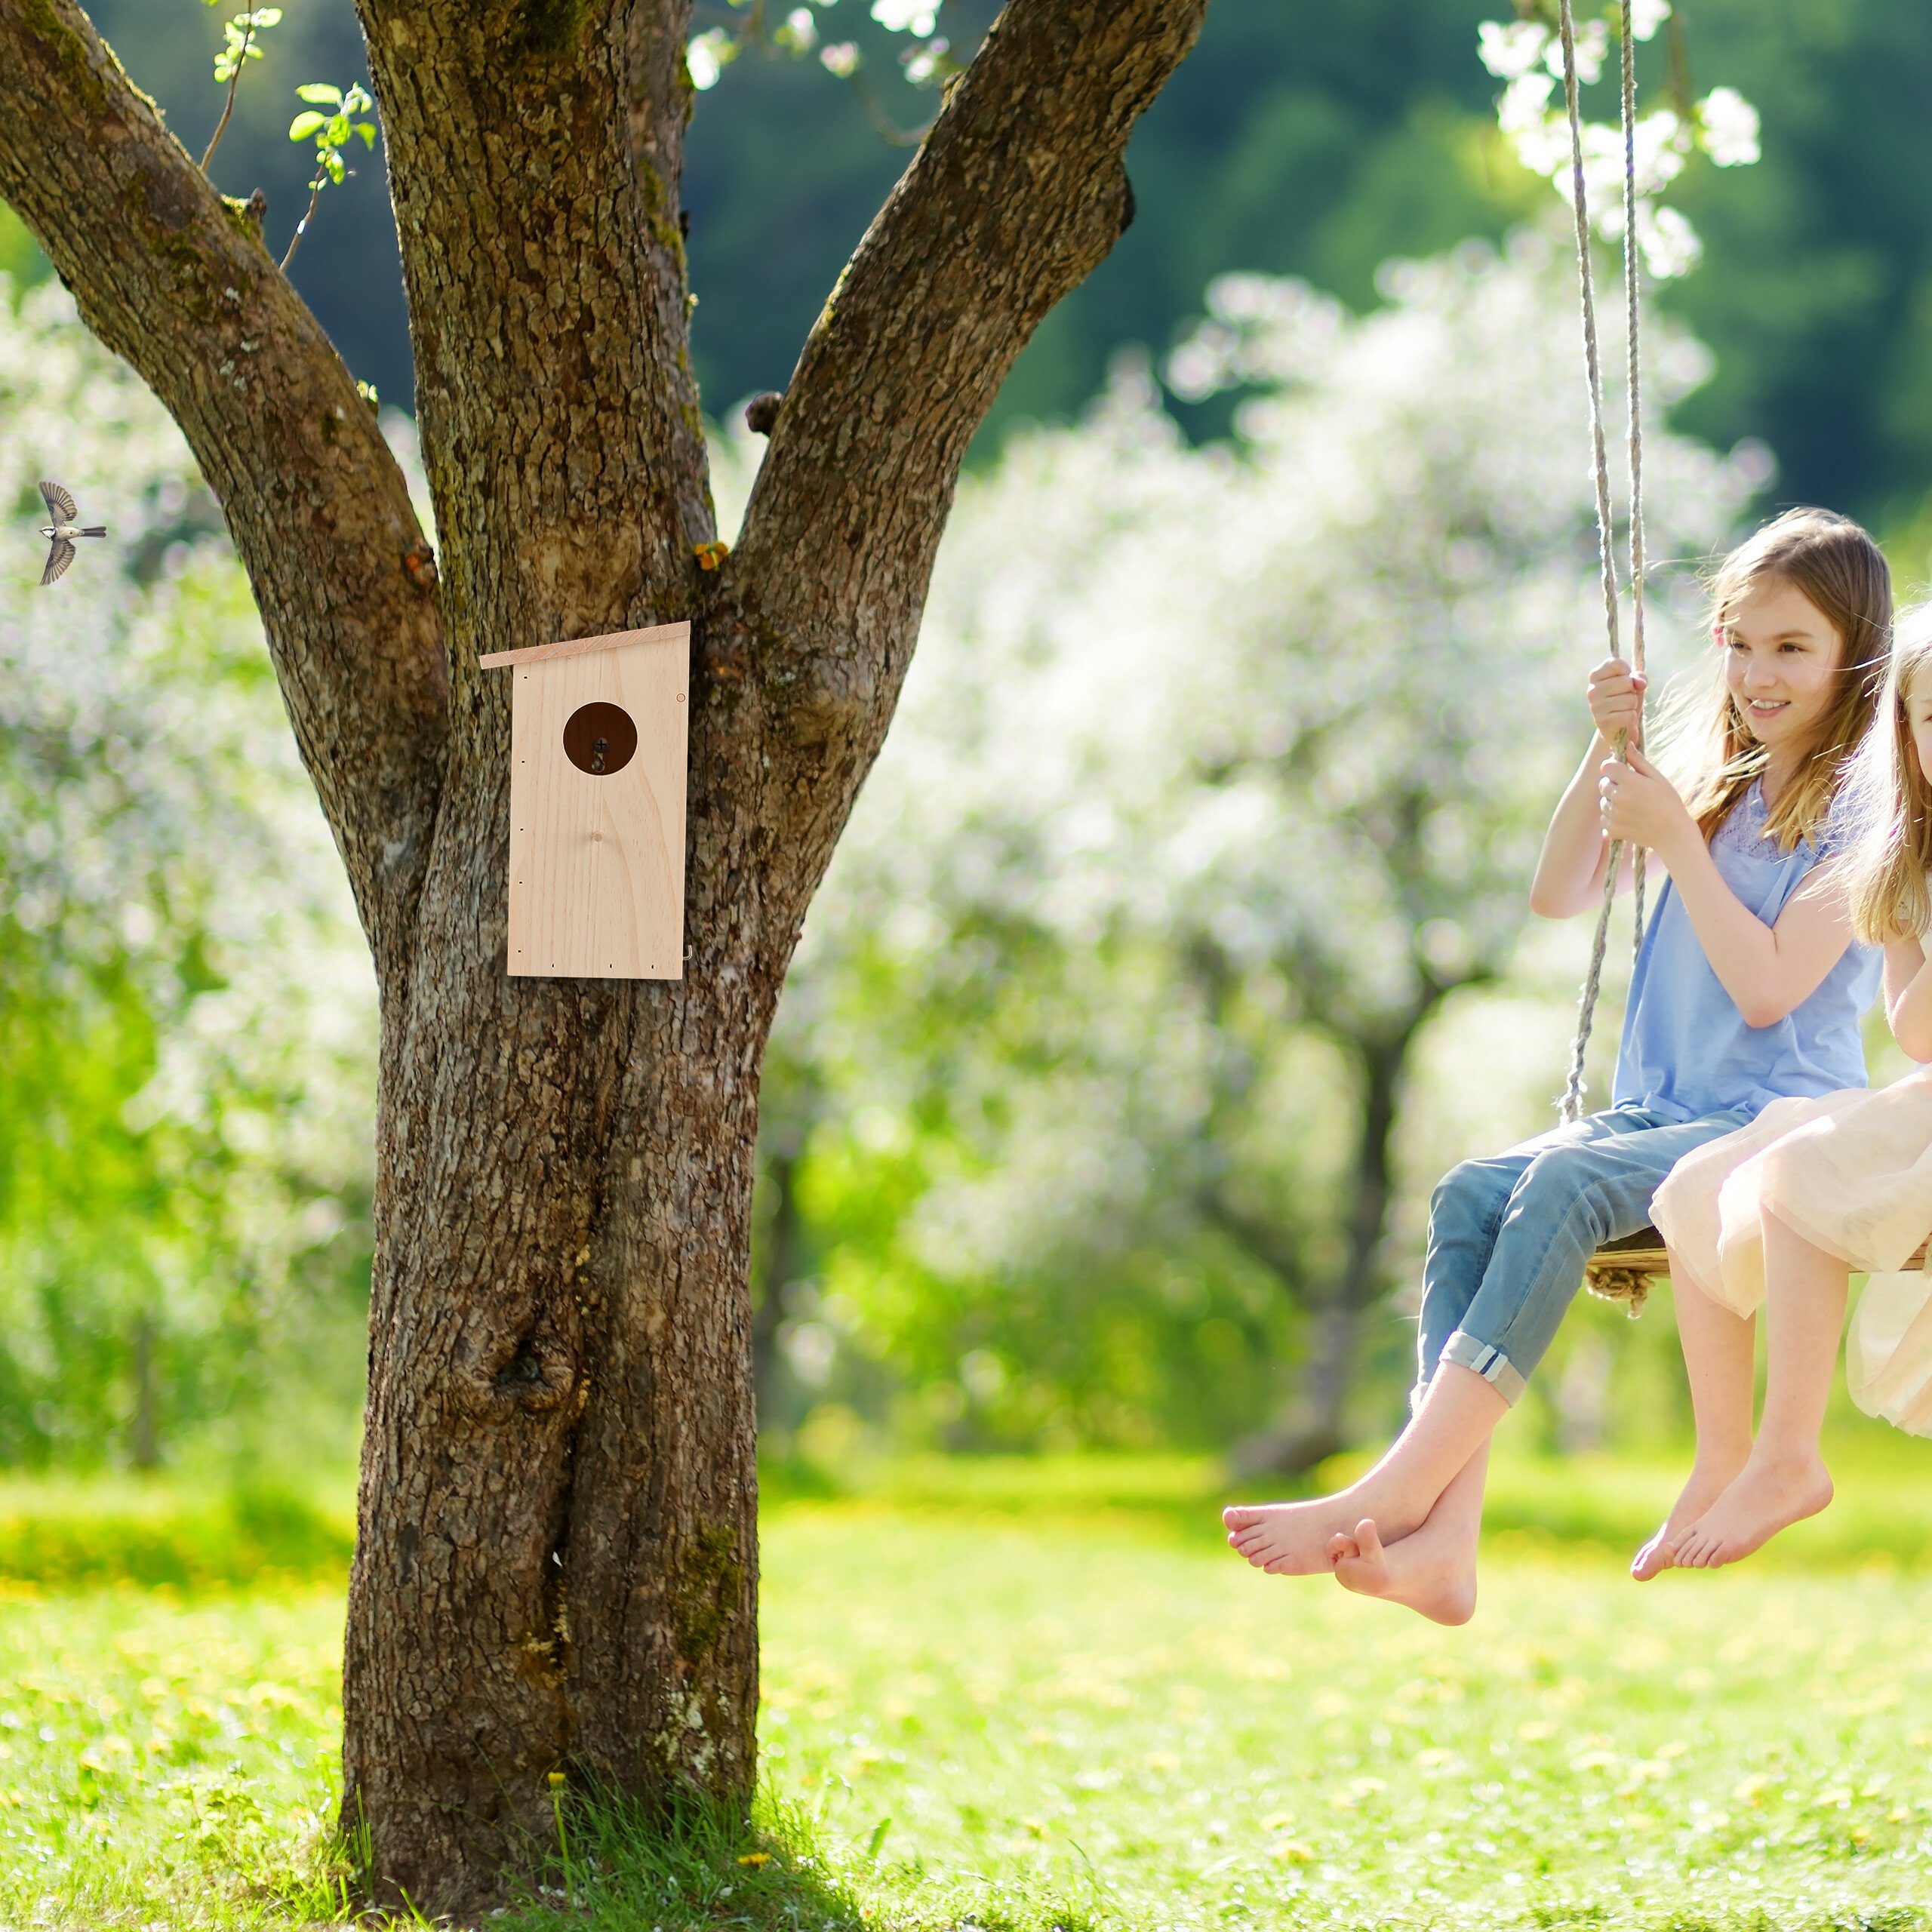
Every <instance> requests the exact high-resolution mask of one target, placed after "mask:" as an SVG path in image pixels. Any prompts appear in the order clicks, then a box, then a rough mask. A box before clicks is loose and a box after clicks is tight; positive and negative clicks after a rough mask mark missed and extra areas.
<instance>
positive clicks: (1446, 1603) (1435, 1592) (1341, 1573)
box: [1328, 1517, 1476, 1623]
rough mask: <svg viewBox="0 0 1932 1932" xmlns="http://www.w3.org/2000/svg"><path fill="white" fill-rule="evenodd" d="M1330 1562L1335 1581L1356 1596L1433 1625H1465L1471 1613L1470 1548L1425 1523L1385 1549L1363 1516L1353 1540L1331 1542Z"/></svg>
mask: <svg viewBox="0 0 1932 1932" xmlns="http://www.w3.org/2000/svg"><path fill="white" fill-rule="evenodd" d="M1328 1560H1329V1561H1330V1563H1331V1564H1332V1565H1333V1566H1334V1571H1335V1580H1336V1582H1337V1583H1340V1585H1341V1586H1342V1587H1343V1589H1345V1590H1353V1591H1354V1592H1355V1594H1356V1595H1358V1596H1364V1597H1380V1598H1383V1599H1384V1600H1385V1601H1387V1602H1389V1603H1399V1604H1404V1605H1405V1606H1406V1607H1407V1608H1409V1609H1411V1610H1413V1611H1418V1612H1420V1614H1422V1615H1423V1616H1424V1617H1428V1618H1429V1620H1431V1621H1432V1622H1433V1623H1468V1622H1469V1619H1470V1618H1471V1617H1473V1616H1474V1615H1475V1609H1476V1564H1475V1550H1474V1549H1473V1548H1472V1547H1470V1546H1467V1545H1466V1544H1463V1543H1460V1542H1459V1541H1458V1540H1457V1539H1455V1538H1454V1537H1450V1536H1447V1535H1446V1534H1442V1533H1441V1532H1439V1531H1435V1530H1434V1529H1432V1528H1431V1527H1429V1525H1428V1524H1424V1525H1423V1527H1422V1528H1420V1530H1418V1531H1416V1533H1415V1534H1414V1535H1413V1536H1407V1537H1403V1538H1402V1539H1401V1541H1400V1542H1398V1543H1391V1544H1389V1546H1387V1547H1386V1548H1384V1546H1383V1541H1382V1538H1381V1537H1380V1534H1378V1532H1377V1530H1376V1527H1375V1524H1374V1520H1373V1519H1372V1518H1368V1517H1364V1518H1363V1519H1362V1520H1361V1521H1360V1522H1359V1523H1358V1524H1356V1525H1355V1534H1353V1535H1352V1536H1348V1535H1343V1536H1337V1537H1334V1538H1333V1539H1332V1540H1331V1541H1330V1543H1329V1545H1328Z"/></svg>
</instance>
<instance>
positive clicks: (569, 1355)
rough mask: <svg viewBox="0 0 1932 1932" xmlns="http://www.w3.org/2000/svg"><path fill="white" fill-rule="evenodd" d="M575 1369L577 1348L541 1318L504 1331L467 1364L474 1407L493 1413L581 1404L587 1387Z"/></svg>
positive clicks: (531, 1412)
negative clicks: (522, 1328) (507, 1332)
mask: <svg viewBox="0 0 1932 1932" xmlns="http://www.w3.org/2000/svg"><path fill="white" fill-rule="evenodd" d="M469 1382H470V1388H471V1392H472V1398H473V1402H474V1406H475V1407H476V1408H477V1409H478V1410H479V1411H481V1412H482V1413H484V1414H494V1415H501V1414H506V1413H510V1414H518V1415H542V1414H546V1413H547V1412H548V1411H550V1410H552V1409H556V1408H560V1407H562V1406H563V1404H565V1403H566V1402H568V1401H575V1402H576V1403H577V1405H578V1406H579V1407H582V1406H583V1401H584V1398H585V1397H586V1394H587V1393H588V1392H589V1383H580V1381H579V1380H578V1379H577V1354H576V1351H575V1350H574V1349H572V1348H571V1347H570V1346H569V1345H568V1343H566V1342H565V1340H564V1339H563V1337H561V1336H560V1335H558V1334H555V1333H553V1332H552V1331H549V1329H548V1328H547V1327H545V1326H544V1325H543V1324H542V1323H541V1322H539V1323H538V1324H536V1325H534V1326H533V1327H530V1328H528V1329H527V1330H525V1331H524V1332H523V1333H522V1334H519V1335H505V1336H503V1337H500V1338H499V1339H498V1340H497V1341H496V1342H495V1343H494V1344H493V1345H492V1346H490V1347H489V1348H488V1349H486V1350H485V1352H484V1353H483V1355H482V1356H481V1358H480V1359H479V1360H478V1361H475V1362H474V1363H473V1364H472V1365H471V1367H470V1370H469Z"/></svg>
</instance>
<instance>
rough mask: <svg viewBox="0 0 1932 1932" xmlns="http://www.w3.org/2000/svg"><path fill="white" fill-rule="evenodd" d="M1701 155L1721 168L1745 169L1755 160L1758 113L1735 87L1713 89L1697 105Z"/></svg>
mask: <svg viewBox="0 0 1932 1932" xmlns="http://www.w3.org/2000/svg"><path fill="white" fill-rule="evenodd" d="M1697 123H1698V126H1699V128H1700V131H1701V132H1702V134H1703V147H1704V152H1706V154H1707V155H1709V156H1710V158H1712V161H1714V162H1716V164H1717V165H1718V167H1720V168H1748V167H1749V165H1751V164H1752V162H1755V160H1757V158H1758V152H1759V149H1758V110H1757V109H1755V107H1753V106H1752V105H1751V103H1749V101H1748V100H1746V99H1745V98H1744V97H1743V95H1742V94H1740V93H1739V92H1738V91H1737V89H1736V88H1712V90H1711V91H1710V92H1709V94H1706V95H1705V97H1703V100H1701V101H1700V102H1699V103H1697Z"/></svg>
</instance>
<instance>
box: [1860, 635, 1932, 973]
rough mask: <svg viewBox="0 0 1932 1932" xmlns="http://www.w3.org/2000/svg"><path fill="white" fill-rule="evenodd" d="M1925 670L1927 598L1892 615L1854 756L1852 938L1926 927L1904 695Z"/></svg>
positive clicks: (1931, 843)
mask: <svg viewBox="0 0 1932 1932" xmlns="http://www.w3.org/2000/svg"><path fill="white" fill-rule="evenodd" d="M1928 674H1932V604H1921V605H1918V607H1917V608H1916V609H1915V610H1912V611H1907V612H1906V614H1905V615H1904V616H1903V617H1901V618H1900V620H1899V630H1898V641H1897V645H1895V646H1894V649H1893V652H1892V665H1891V669H1890V671H1889V672H1887V674H1886V677H1885V694H1884V700H1883V702H1882V703H1881V705H1880V706H1879V712H1878V720H1877V721H1876V722H1875V724H1873V726H1872V734H1871V736H1870V737H1869V738H1867V739H1866V742H1865V747H1864V749H1863V751H1861V752H1860V754H1859V758H1858V766H1857V772H1856V774H1855V776H1854V781H1853V782H1854V786H1855V793H1854V801H1853V802H1854V804H1855V806H1856V807H1857V811H1858V815H1859V817H1860V820H1862V823H1861V825H1860V830H1859V833H1858V836H1857V839H1856V841H1855V842H1854V844H1853V846H1852V848H1851V850H1850V852H1849V854H1847V857H1846V860H1845V870H1846V888H1845V889H1846V892H1847V896H1848V897H1849V900H1850V906H1851V923H1852V928H1853V930H1854V931H1855V932H1856V933H1857V934H1858V937H1860V939H1862V940H1865V941H1866V943H1868V944H1870V945H1882V944H1883V943H1884V941H1885V940H1887V939H1890V938H1892V937H1895V936H1896V935H1897V934H1900V933H1904V934H1909V935H1910V936H1911V937H1913V938H1917V937H1918V936H1919V935H1920V934H1922V933H1923V932H1924V931H1925V929H1926V928H1927V926H1928V925H1932V891H1929V890H1928V889H1927V884H1926V875H1927V872H1932V783H1928V781H1927V778H1926V776H1925V773H1924V770H1923V768H1921V765H1920V764H1919V761H1918V747H1917V746H1915V744H1914V743H1912V716H1911V712H1910V710H1909V706H1908V700H1909V698H1910V697H1911V695H1912V680H1913V678H1915V677H1919V676H1921V675H1928Z"/></svg>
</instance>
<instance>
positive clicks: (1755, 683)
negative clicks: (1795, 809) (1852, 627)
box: [1718, 577, 1843, 753]
mask: <svg viewBox="0 0 1932 1932" xmlns="http://www.w3.org/2000/svg"><path fill="white" fill-rule="evenodd" d="M1718 640H1719V641H1720V642H1721V644H1722V645H1723V647H1724V652H1725V663H1724V682H1725V683H1726V685H1728V686H1729V687H1730V696H1731V701H1732V703H1734V704H1735V705H1736V706H1737V709H1738V712H1739V715H1740V716H1741V717H1742V718H1743V720H1744V721H1745V723H1746V724H1747V725H1748V726H1749V728H1750V731H1751V734H1752V737H1755V739H1756V740H1758V743H1760V744H1761V745H1762V746H1764V748H1765V749H1766V750H1767V751H1769V752H1778V751H1780V750H1783V751H1789V752H1794V753H1799V752H1802V751H1803V750H1804V749H1805V748H1807V746H1809V745H1810V743H1811V742H1812V737H1813V734H1814V732H1815V731H1817V728H1818V727H1819V726H1820V724H1823V721H1824V718H1825V715H1826V712H1827V711H1829V709H1830V708H1831V704H1832V698H1833V697H1834V696H1835V688H1834V683H1833V678H1834V674H1835V672H1836V671H1837V669H1838V658H1839V656H1840V654H1841V651H1842V648H1843V647H1842V644H1841V640H1840V638H1839V636H1838V631H1837V629H1836V627H1835V626H1834V625H1833V624H1832V620H1830V619H1829V617H1826V615H1825V614H1824V612H1823V611H1821V610H1820V609H1819V608H1818V607H1817V605H1815V604H1814V603H1813V602H1812V601H1811V600H1810V598H1808V597H1807V596H1806V595H1804V592H1802V591H1801V590H1800V589H1798V587H1797V586H1796V585H1795V584H1794V583H1792V582H1791V581H1790V580H1789V579H1788V578H1786V577H1760V578H1759V579H1758V580H1757V581H1756V582H1755V583H1753V584H1752V585H1750V586H1749V587H1748V588H1747V589H1746V590H1745V591H1744V592H1743V595H1740V597H1739V598H1738V599H1737V602H1736V603H1735V604H1734V605H1732V607H1731V610H1730V617H1729V620H1728V621H1727V623H1725V624H1724V626H1722V627H1721V629H1720V630H1719V632H1718Z"/></svg>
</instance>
